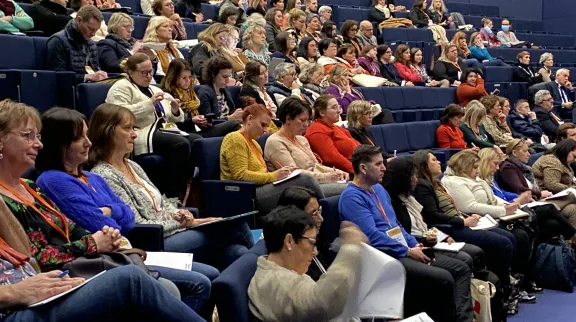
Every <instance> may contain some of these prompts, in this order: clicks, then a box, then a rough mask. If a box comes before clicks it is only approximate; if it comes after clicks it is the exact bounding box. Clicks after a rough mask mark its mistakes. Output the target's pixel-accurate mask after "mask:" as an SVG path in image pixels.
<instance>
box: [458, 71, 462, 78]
mask: <svg viewBox="0 0 576 322" xmlns="http://www.w3.org/2000/svg"><path fill="white" fill-rule="evenodd" d="M460 79H462V72H461V71H458V80H460Z"/></svg>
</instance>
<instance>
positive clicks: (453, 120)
mask: <svg viewBox="0 0 576 322" xmlns="http://www.w3.org/2000/svg"><path fill="white" fill-rule="evenodd" d="M462 116H464V110H463V108H462V107H461V106H459V105H457V104H450V105H448V106H446V108H445V109H444V115H443V116H442V117H441V118H440V126H439V127H438V129H437V130H436V141H437V142H438V147H440V148H442V149H466V142H464V134H463V133H462V131H461V130H460V128H459V125H460V120H461V119H462Z"/></svg>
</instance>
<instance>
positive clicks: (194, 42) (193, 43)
mask: <svg viewBox="0 0 576 322" xmlns="http://www.w3.org/2000/svg"><path fill="white" fill-rule="evenodd" d="M176 43H177V44H178V47H179V48H184V47H188V48H190V47H194V46H196V45H198V39H188V40H178V41H176Z"/></svg>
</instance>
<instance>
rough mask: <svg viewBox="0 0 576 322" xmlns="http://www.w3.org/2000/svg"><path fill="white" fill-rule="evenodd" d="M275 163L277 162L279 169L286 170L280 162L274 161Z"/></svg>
mask: <svg viewBox="0 0 576 322" xmlns="http://www.w3.org/2000/svg"><path fill="white" fill-rule="evenodd" d="M274 162H276V164H277V165H278V166H279V168H278V169H282V168H284V166H283V165H282V163H280V162H279V161H274Z"/></svg>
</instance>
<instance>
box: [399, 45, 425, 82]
mask: <svg viewBox="0 0 576 322" xmlns="http://www.w3.org/2000/svg"><path fill="white" fill-rule="evenodd" d="M394 62H395V63H394V67H396V70H397V71H398V74H399V75H400V78H402V79H403V80H404V81H406V82H411V83H413V84H414V85H417V86H422V85H424V81H423V80H422V76H420V74H419V73H418V72H416V71H415V70H413V69H412V68H411V67H410V65H411V64H410V47H408V45H405V44H400V45H398V47H396V52H395V53H394Z"/></svg>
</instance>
